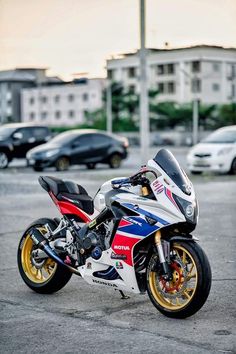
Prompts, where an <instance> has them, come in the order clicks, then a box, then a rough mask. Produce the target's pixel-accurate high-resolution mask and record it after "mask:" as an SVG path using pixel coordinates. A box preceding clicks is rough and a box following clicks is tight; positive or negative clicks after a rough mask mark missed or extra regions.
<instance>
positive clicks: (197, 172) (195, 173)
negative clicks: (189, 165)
mask: <svg viewBox="0 0 236 354" xmlns="http://www.w3.org/2000/svg"><path fill="white" fill-rule="evenodd" d="M190 173H191V174H192V175H201V174H202V171H190Z"/></svg>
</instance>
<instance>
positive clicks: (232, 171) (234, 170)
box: [230, 157, 236, 175]
mask: <svg viewBox="0 0 236 354" xmlns="http://www.w3.org/2000/svg"><path fill="white" fill-rule="evenodd" d="M230 174H232V175H236V157H235V158H234V159H233V161H232V164H231V169H230Z"/></svg>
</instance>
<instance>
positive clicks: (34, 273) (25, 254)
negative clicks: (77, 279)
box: [21, 235, 57, 284]
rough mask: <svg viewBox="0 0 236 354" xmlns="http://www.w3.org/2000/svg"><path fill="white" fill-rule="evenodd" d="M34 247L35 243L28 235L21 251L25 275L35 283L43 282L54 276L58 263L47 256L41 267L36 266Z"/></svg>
mask: <svg viewBox="0 0 236 354" xmlns="http://www.w3.org/2000/svg"><path fill="white" fill-rule="evenodd" d="M33 249H34V243H33V241H32V239H31V237H30V235H27V236H26V238H25V240H24V244H23V247H22V251H21V264H22V267H23V270H24V273H25V275H26V276H27V278H29V280H31V281H32V282H33V283H37V284H43V283H46V282H47V281H48V280H49V279H50V278H52V277H53V275H54V273H55V271H56V269H57V264H56V262H54V261H53V260H52V259H51V258H47V259H46V260H45V261H44V262H43V264H42V266H41V267H36V266H35V265H34V264H33V260H32V251H33Z"/></svg>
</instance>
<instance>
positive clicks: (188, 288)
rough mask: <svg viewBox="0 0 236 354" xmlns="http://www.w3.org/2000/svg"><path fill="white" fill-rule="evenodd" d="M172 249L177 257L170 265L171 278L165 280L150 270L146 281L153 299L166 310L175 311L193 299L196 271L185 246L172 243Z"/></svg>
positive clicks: (195, 286) (196, 281)
mask: <svg viewBox="0 0 236 354" xmlns="http://www.w3.org/2000/svg"><path fill="white" fill-rule="evenodd" d="M172 250H173V251H174V252H175V253H176V259H177V261H176V262H174V263H175V265H172V267H171V269H172V276H173V280H172V281H171V282H165V281H164V279H163V278H162V277H161V276H159V275H158V274H157V273H156V272H154V271H150V272H149V274H148V282H149V287H150V290H151V294H152V296H153V298H154V300H155V301H156V302H157V303H158V304H159V305H160V306H162V307H164V308H166V309H168V310H172V311H177V310H180V309H182V308H184V307H185V306H186V305H187V304H188V303H189V302H190V301H191V300H192V299H193V296H194V294H195V292H196V288H197V284H198V272H197V266H196V262H195V261H194V258H193V256H192V255H191V254H190V252H189V251H188V250H187V249H186V248H185V247H183V246H181V245H179V244H174V245H173V248H172Z"/></svg>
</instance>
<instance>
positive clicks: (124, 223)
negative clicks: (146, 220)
mask: <svg viewBox="0 0 236 354" xmlns="http://www.w3.org/2000/svg"><path fill="white" fill-rule="evenodd" d="M129 225H133V224H132V222H130V221H127V220H125V219H121V221H120V223H119V226H118V227H124V226H129Z"/></svg>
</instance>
